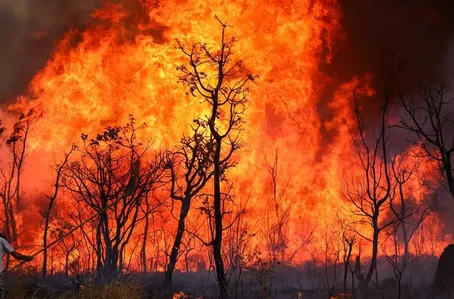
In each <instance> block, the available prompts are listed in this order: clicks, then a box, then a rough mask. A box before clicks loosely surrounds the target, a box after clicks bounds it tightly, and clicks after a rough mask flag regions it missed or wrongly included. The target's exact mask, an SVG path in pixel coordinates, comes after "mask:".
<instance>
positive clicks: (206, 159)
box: [164, 120, 214, 288]
mask: <svg viewBox="0 0 454 299" xmlns="http://www.w3.org/2000/svg"><path fill="white" fill-rule="evenodd" d="M195 123H196V126H195V127H193V132H194V134H193V135H192V136H191V137H183V138H182V140H181V143H180V144H179V145H178V146H177V148H176V150H174V151H173V152H171V153H169V156H168V160H167V167H168V168H169V169H170V174H171V184H170V185H171V186H170V196H171V198H172V199H173V200H176V201H179V202H180V203H181V208H180V214H179V217H178V227H177V232H176V234H175V240H174V242H173V246H172V250H171V252H170V258H169V264H168V265H167V270H166V274H165V281H164V284H165V287H166V288H167V286H168V285H169V283H171V282H172V274H173V271H174V270H175V265H176V263H177V258H178V254H179V251H180V245H181V240H182V238H183V234H184V232H185V225H186V217H187V216H188V214H189V210H190V208H191V202H192V199H193V198H194V197H195V196H197V195H198V194H199V192H200V191H201V190H202V189H203V188H204V187H205V185H206V184H207V182H208V181H209V180H210V179H211V178H212V176H213V172H212V170H211V169H212V166H211V163H210V161H211V158H212V153H211V151H210V150H209V149H210V148H212V147H213V142H214V140H213V138H212V137H211V136H210V135H209V134H207V132H206V129H205V128H204V127H203V126H202V124H201V122H200V121H198V120H195ZM180 173H181V174H180Z"/></svg>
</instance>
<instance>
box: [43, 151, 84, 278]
mask: <svg viewBox="0 0 454 299" xmlns="http://www.w3.org/2000/svg"><path fill="white" fill-rule="evenodd" d="M75 149H76V148H75V146H74V145H73V146H72V148H71V150H70V151H69V152H68V153H67V154H66V155H65V158H64V159H63V161H62V163H61V164H58V165H57V166H56V170H55V171H56V177H55V184H54V191H53V193H52V195H46V197H47V199H49V205H48V206H47V209H46V210H45V211H42V213H41V214H42V216H43V218H44V233H43V267H42V271H41V274H42V280H43V283H45V282H46V277H47V236H48V233H49V223H50V219H51V217H50V213H51V211H52V207H53V205H54V202H55V199H57V196H58V191H59V190H60V187H61V185H60V181H61V177H62V172H63V168H64V167H65V166H66V164H67V163H68V159H69V156H70V155H71V154H72V153H73V152H74V150H75Z"/></svg>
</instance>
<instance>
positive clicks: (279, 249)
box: [265, 149, 291, 262]
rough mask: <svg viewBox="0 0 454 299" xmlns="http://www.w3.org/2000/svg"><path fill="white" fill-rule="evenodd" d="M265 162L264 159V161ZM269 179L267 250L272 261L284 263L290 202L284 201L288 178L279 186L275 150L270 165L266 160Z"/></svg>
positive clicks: (287, 240) (277, 160) (277, 159)
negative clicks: (270, 194) (270, 193)
mask: <svg viewBox="0 0 454 299" xmlns="http://www.w3.org/2000/svg"><path fill="white" fill-rule="evenodd" d="M265 160H266V159H265ZM266 164H267V168H268V172H269V174H270V178H271V188H272V196H271V198H270V200H269V202H268V204H267V208H268V209H267V212H266V223H267V231H266V234H267V235H266V240H267V243H268V248H269V249H268V250H269V251H270V253H271V258H272V259H273V261H277V260H279V261H280V262H284V260H285V257H286V253H287V249H288V242H289V236H288V234H289V222H290V208H291V205H290V202H289V201H288V200H287V199H286V192H287V188H288V185H289V184H290V178H289V179H288V180H287V181H286V182H285V183H284V184H283V186H279V182H278V179H279V172H278V170H279V155H278V151H277V149H276V153H275V155H274V159H273V162H272V163H269V162H268V161H267V160H266Z"/></svg>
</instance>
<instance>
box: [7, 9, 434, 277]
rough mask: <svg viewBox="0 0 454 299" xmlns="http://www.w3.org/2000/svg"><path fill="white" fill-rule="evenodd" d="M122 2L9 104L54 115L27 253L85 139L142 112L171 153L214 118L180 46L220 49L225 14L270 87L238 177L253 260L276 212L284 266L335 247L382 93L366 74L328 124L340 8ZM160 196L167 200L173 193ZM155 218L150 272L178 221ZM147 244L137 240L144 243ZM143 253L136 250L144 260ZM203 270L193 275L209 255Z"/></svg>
mask: <svg viewBox="0 0 454 299" xmlns="http://www.w3.org/2000/svg"><path fill="white" fill-rule="evenodd" d="M112 2H115V4H112V3H109V2H106V3H105V5H104V6H103V8H101V9H100V10H97V11H95V12H94V13H93V18H95V19H96V20H97V22H95V24H94V25H92V26H90V27H89V28H87V29H86V30H84V31H82V32H80V31H72V32H68V33H67V34H66V36H65V37H64V39H63V40H62V41H61V42H60V43H59V44H58V46H57V47H56V49H55V51H54V54H53V56H52V58H51V59H50V60H49V61H48V63H47V65H46V66H45V68H43V69H42V70H41V71H39V72H38V73H37V74H36V76H35V77H34V79H33V81H32V82H31V83H30V96H23V97H20V98H18V99H17V101H16V103H15V104H13V105H11V106H9V107H8V110H9V113H13V112H17V111H19V112H22V111H28V110H29V109H30V108H35V109H39V110H41V111H43V116H42V118H41V119H40V120H39V121H38V122H37V123H36V124H35V126H34V129H33V131H32V132H31V136H30V139H29V153H28V157H27V168H26V171H25V173H24V181H25V186H26V187H24V188H26V190H27V191H26V195H25V197H26V198H27V199H26V201H27V203H28V204H30V205H31V206H32V207H33V208H32V209H31V210H30V211H27V212H24V213H22V214H21V217H22V220H21V224H22V228H21V231H23V235H22V236H21V238H20V243H21V244H23V243H25V241H27V242H28V241H30V237H29V236H36V237H37V239H36V243H38V242H40V239H39V235H40V232H39V229H38V223H39V221H40V219H39V212H38V211H39V210H40V209H42V208H43V203H44V202H45V199H43V196H42V194H44V193H45V192H47V191H48V190H49V188H50V184H51V182H52V175H53V174H52V172H51V169H50V168H49V164H51V163H52V162H53V161H55V160H57V161H58V159H60V158H61V157H62V154H63V153H64V152H66V151H68V149H69V148H70V147H71V144H72V143H73V142H78V141H79V139H80V138H79V136H80V135H81V133H86V134H89V135H95V134H97V133H99V132H101V131H102V130H103V128H104V127H106V126H109V125H112V126H113V125H123V124H125V123H127V122H128V117H129V115H134V117H135V119H137V121H139V122H145V123H147V124H148V126H147V127H146V129H145V130H144V131H143V135H142V136H140V138H141V139H143V140H145V139H147V138H150V139H152V140H153V150H165V149H167V148H172V147H174V146H175V144H176V142H178V141H179V140H180V139H181V137H182V136H183V134H187V133H188V132H189V131H190V127H189V124H191V123H192V121H193V119H194V118H195V117H197V116H201V115H204V113H205V112H204V110H203V106H201V105H199V99H197V98H194V97H193V96H191V95H190V94H189V95H186V89H185V88H184V87H183V86H182V85H181V84H179V83H178V82H177V77H178V70H177V69H176V66H177V65H180V64H182V63H184V62H185V60H184V57H183V55H182V53H181V52H180V51H178V50H177V49H176V42H175V40H179V41H181V42H182V43H192V42H202V43H206V44H208V45H214V44H216V43H217V42H218V41H219V26H218V24H217V23H216V22H215V21H213V16H214V15H217V16H219V17H220V18H221V19H223V20H226V21H228V24H229V25H231V27H229V29H228V34H229V35H231V36H235V37H236V39H237V40H238V44H237V45H236V47H235V57H237V58H239V59H242V60H243V63H244V65H245V67H246V68H247V69H248V70H249V71H250V72H252V73H254V74H257V75H259V77H260V79H259V80H258V82H257V84H256V85H254V86H253V87H252V88H251V92H250V100H251V101H250V103H249V105H248V109H247V111H246V113H245V120H246V123H245V125H244V132H243V133H242V134H243V135H242V138H243V140H244V148H242V149H241V151H240V152H239V154H238V156H237V157H236V160H237V161H238V165H237V166H236V168H234V169H232V170H231V171H230V172H229V175H230V177H231V180H232V181H233V182H234V184H235V189H234V195H233V196H234V197H235V198H237V199H238V201H239V202H241V203H242V208H245V209H246V215H247V216H246V217H247V221H246V222H247V227H248V232H249V233H252V231H254V233H255V234H256V235H257V236H260V237H256V238H255V239H253V241H252V242H253V245H251V246H250V248H251V252H250V254H252V251H254V250H255V251H262V252H265V251H266V250H265V248H266V247H269V246H270V245H269V244H267V242H268V243H269V242H271V241H269V240H268V241H266V240H267V237H266V236H267V234H268V233H269V231H270V230H272V229H276V223H277V219H275V217H279V216H274V215H279V213H281V214H280V215H283V214H285V215H288V216H287V217H288V224H287V226H285V227H284V230H283V232H281V233H282V234H285V237H283V239H282V240H284V241H286V244H280V245H279V244H274V246H275V248H282V250H284V251H285V253H284V258H289V257H293V259H292V262H295V263H298V262H302V261H304V260H306V259H308V258H309V256H308V255H307V253H305V251H304V250H301V249H302V248H303V247H302V246H304V245H305V242H306V241H307V243H309V242H311V244H316V246H319V245H320V244H323V242H324V239H325V237H326V235H325V234H324V231H325V227H331V228H336V227H339V222H338V221H339V216H340V215H344V213H346V212H345V210H343V209H341V208H340V206H341V205H343V204H345V202H344V197H343V190H342V188H343V187H342V186H343V182H344V181H343V180H344V178H345V177H344V174H345V170H346V169H347V170H348V171H351V173H355V172H356V171H357V169H358V164H357V163H358V162H357V161H356V160H355V153H354V149H353V147H352V145H351V137H350V134H349V132H348V129H347V126H346V124H348V123H351V121H352V119H353V114H352V110H351V96H352V91H353V90H357V91H358V88H359V87H360V86H363V87H362V88H360V89H359V91H360V93H361V94H362V95H363V96H366V97H368V96H372V95H373V94H374V91H373V90H372V89H371V88H369V87H368V83H367V81H368V80H369V79H370V78H369V77H366V78H362V79H361V78H355V79H353V80H352V82H348V83H345V84H344V85H342V86H340V87H339V88H338V90H337V92H336V93H335V95H334V98H333V100H332V102H331V103H330V104H329V108H330V109H331V110H332V111H333V112H334V115H335V116H334V117H333V118H332V119H331V120H330V121H329V122H327V123H322V121H321V120H320V116H319V112H318V110H317V105H318V104H319V103H320V94H321V91H322V89H323V88H324V87H325V86H326V85H327V84H328V81H329V79H328V78H327V76H326V75H325V74H324V73H323V72H322V71H321V70H320V64H321V63H322V62H326V63H329V62H330V59H331V57H332V55H333V46H334V45H335V44H336V43H339V42H341V41H342V40H343V36H342V34H341V29H342V28H341V25H340V23H339V20H340V18H341V16H342V14H341V11H340V8H339V5H338V4H337V2H338V1H335V0H324V1H309V0H298V1H271V0H269V1H243V0H242V1H227V2H226V1H220V0H218V1H210V2H209V3H207V2H204V1H198V0H188V1H175V0H165V1H159V4H156V3H157V2H156V1H151V0H146V1H135V0H127V1H126V0H125V1H121V2H119V3H116V2H118V1H112ZM4 113H6V112H4ZM2 114H3V113H2ZM322 129H328V130H331V131H333V132H335V133H334V137H333V138H332V140H331V141H330V143H329V144H326V143H324V142H322V138H321V134H322V133H321V131H322ZM320 157H321V158H320ZM427 165H429V164H427ZM423 167H427V168H428V169H429V168H430V167H429V166H423ZM358 171H360V170H358ZM273 175H274V177H273ZM415 180H416V179H415ZM43 182H46V184H43ZM417 183H418V182H416V181H415V182H414V185H415V186H416V184H417ZM273 190H274V191H275V193H274V194H275V195H274V196H273V195H272V194H273ZM417 190H421V188H419V187H415V188H414V189H411V190H409V191H408V192H410V193H412V194H414V195H413V196H414V198H415V199H416V201H418V200H419V198H420V197H423V196H424V194H420V193H418V194H416V193H417V192H420V191H417ZM423 192H426V193H429V192H430V190H428V189H426V190H425V191H423ZM426 193H425V194H426ZM157 196H160V197H163V196H164V197H165V192H163V194H158V195H157ZM71 200H72V199H71V198H69V196H67V195H65V196H62V198H61V199H58V203H57V210H63V209H69V210H70V209H74V208H75V207H74V206H73V205H72V204H71V203H70V202H71ZM276 202H279V204H280V208H279V209H280V210H279V211H278V208H275V207H274V203H276ZM63 213H64V211H63ZM162 213H163V215H164V214H165V215H167V216H169V215H170V214H171V212H170V211H169V210H163V211H162ZM191 213H192V214H191V215H190V216H189V219H190V223H192V224H191V225H193V226H194V227H196V226H197V225H198V223H200V222H199V221H198V220H197V217H198V215H197V211H192V212H191ZM32 215H35V216H32ZM264 215H268V216H266V217H265V216H264ZM154 217H155V218H153V220H152V222H153V225H154V226H155V227H160V228H162V230H161V231H160V232H156V233H154V234H153V236H150V242H149V244H150V245H149V248H148V249H147V250H148V251H149V253H150V256H152V255H154V256H156V257H155V259H156V260H157V261H156V260H155V261H152V262H151V263H160V261H159V259H163V258H165V253H163V252H162V248H165V246H167V247H168V243H169V238H171V234H172V232H173V231H174V229H175V227H176V222H175V221H173V218H171V217H170V218H169V217H166V216H162V217H157V216H154ZM25 219H27V221H25ZM431 219H432V218H431ZM433 219H435V218H433ZM432 221H433V223H435V220H432ZM32 223H35V224H32ZM262 237H263V238H262ZM140 238H141V237H140V236H139V234H137V236H136V237H135V240H134V241H132V242H131V243H134V244H136V243H137V242H138V240H139V239H140ZM282 240H281V241H282ZM273 242H275V243H276V242H277V241H276V240H274V241H273ZM339 242H341V241H339ZM278 245H279V246H282V247H278ZM276 246H277V247H276ZM320 246H321V245H320ZM440 247H441V246H440ZM198 248H199V247H198ZM134 250H135V248H133V247H131V248H130V249H129V252H130V253H131V255H132V256H134V254H135V253H134ZM355 250H356V249H355ZM366 255H367V254H366ZM193 260H194V263H193V265H192V266H191V267H189V269H190V270H194V268H195V267H197V263H199V262H200V261H201V260H203V258H202V257H200V258H197V259H196V258H194V259H193ZM161 262H162V261H161ZM194 265H195V266H194ZM159 267H162V265H161V266H159ZM159 267H157V268H159Z"/></svg>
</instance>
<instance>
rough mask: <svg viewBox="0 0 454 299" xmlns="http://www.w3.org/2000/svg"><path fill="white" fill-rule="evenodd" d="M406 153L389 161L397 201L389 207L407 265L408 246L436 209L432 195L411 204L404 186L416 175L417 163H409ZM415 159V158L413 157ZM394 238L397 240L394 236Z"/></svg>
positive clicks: (404, 262) (404, 261) (434, 197)
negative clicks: (400, 234) (395, 221)
mask: <svg viewBox="0 0 454 299" xmlns="http://www.w3.org/2000/svg"><path fill="white" fill-rule="evenodd" d="M410 158H411V157H409V156H408V153H403V154H402V155H400V156H395V157H393V158H392V159H391V168H392V174H393V179H394V180H395V182H396V184H395V185H394V186H395V188H396V189H397V190H396V191H395V192H393V193H394V194H395V196H396V198H397V199H398V200H397V201H391V204H390V207H391V211H392V212H393V214H394V216H395V217H396V219H397V220H398V221H397V223H396V225H397V226H396V228H395V229H396V231H397V230H398V228H400V230H401V232H402V243H403V245H404V252H403V264H407V262H408V259H409V244H410V241H411V239H412V238H413V236H414V234H415V232H416V231H417V230H418V228H419V227H420V226H421V224H422V223H423V222H424V220H425V219H426V218H427V217H428V216H429V215H430V214H431V213H432V212H433V211H434V210H435V209H436V201H435V199H436V195H435V194H433V195H432V196H430V197H429V198H427V199H422V200H420V201H419V203H418V202H416V203H415V202H413V201H412V200H411V196H410V195H408V193H409V192H406V190H405V188H404V185H405V184H407V182H408V181H409V180H410V179H411V178H412V177H415V176H416V175H417V173H416V172H417V171H418V166H419V165H418V161H411V160H410ZM413 159H417V157H413ZM395 238H397V237H396V236H395Z"/></svg>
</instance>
